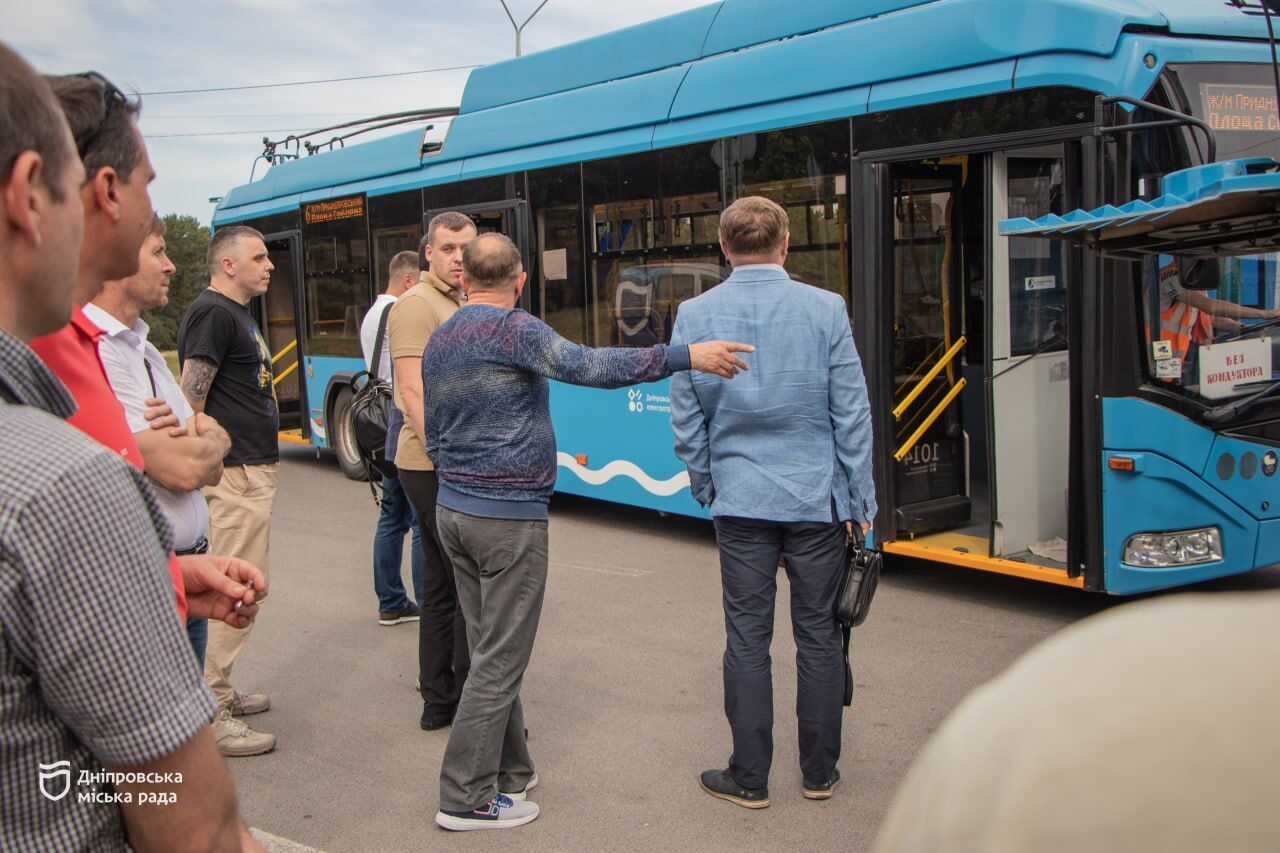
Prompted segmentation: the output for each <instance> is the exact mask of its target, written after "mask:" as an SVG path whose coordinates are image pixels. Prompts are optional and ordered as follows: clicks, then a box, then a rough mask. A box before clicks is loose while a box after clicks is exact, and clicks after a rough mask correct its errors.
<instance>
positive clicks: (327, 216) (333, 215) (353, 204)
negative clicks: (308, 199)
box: [302, 195, 364, 225]
mask: <svg viewBox="0 0 1280 853" xmlns="http://www.w3.org/2000/svg"><path fill="white" fill-rule="evenodd" d="M361 216H364V196H362V195H353V196H347V197H346V198H331V199H329V200H328V201H314V202H312V203H311V204H304V205H303V206H302V218H303V221H304V222H306V223H307V224H308V225H316V224H319V223H321V222H337V221H338V220H339V219H357V218H359V217H361Z"/></svg>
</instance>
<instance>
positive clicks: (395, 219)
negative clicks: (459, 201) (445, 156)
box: [369, 190, 422, 295]
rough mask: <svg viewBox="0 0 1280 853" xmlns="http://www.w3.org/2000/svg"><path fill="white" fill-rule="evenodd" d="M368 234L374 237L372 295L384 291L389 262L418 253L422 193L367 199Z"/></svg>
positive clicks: (417, 191)
mask: <svg viewBox="0 0 1280 853" xmlns="http://www.w3.org/2000/svg"><path fill="white" fill-rule="evenodd" d="M369 233H370V235H371V236H372V238H373V292H374V294H375V295H376V294H379V293H381V292H382V291H384V290H386V289H387V279H388V276H389V275H390V271H389V269H388V267H389V266H390V264H391V259H392V258H393V257H395V256H396V254H398V253H399V252H405V251H411V252H416V251H418V241H420V240H421V239H422V193H421V191H419V190H409V191H408V192H401V193H395V194H393V195H385V196H377V197H375V198H371V199H369Z"/></svg>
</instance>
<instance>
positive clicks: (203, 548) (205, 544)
mask: <svg viewBox="0 0 1280 853" xmlns="http://www.w3.org/2000/svg"><path fill="white" fill-rule="evenodd" d="M173 553H175V554H177V555H178V556H179V557H185V556H187V555H188V554H208V553H209V537H207V536H201V537H200V541H199V542H197V543H196V544H194V545H192V546H191V547H190V548H185V549H183V550H181V551H174V552H173Z"/></svg>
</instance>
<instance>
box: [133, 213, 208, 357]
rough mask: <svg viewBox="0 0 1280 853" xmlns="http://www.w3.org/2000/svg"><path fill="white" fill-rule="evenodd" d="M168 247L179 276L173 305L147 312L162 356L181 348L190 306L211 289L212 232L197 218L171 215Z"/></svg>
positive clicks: (175, 280)
mask: <svg viewBox="0 0 1280 853" xmlns="http://www.w3.org/2000/svg"><path fill="white" fill-rule="evenodd" d="M164 224H165V228H166V231H165V235H164V240H165V246H166V252H167V253H168V255H169V260H171V261H173V265H174V266H175V267H177V272H175V273H174V274H173V278H172V279H170V281H169V304H168V305H166V306H165V307H164V308H161V309H159V310H157V311H147V312H146V313H144V314H143V319H144V320H146V321H147V325H149V326H150V327H151V334H150V335H149V337H148V339H149V340H150V341H151V343H153V344H155V347H156V349H158V350H160V351H161V352H163V351H165V350H174V349H177V348H178V325H179V324H180V323H181V322H182V315H183V314H185V313H186V312H187V306H189V305H190V304H191V301H192V300H193V299H195V298H196V296H198V295H199V293H200V291H202V290H204V289H205V288H206V287H208V286H209V269H208V267H207V266H206V264H205V256H206V255H207V254H208V252H209V237H210V235H209V228H208V227H207V226H204V225H201V224H200V221H199V220H198V219H196V218H195V217H194V216H180V215H178V214H176V213H170V214H168V215H167V216H165V217H164Z"/></svg>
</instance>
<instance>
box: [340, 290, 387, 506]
mask: <svg viewBox="0 0 1280 853" xmlns="http://www.w3.org/2000/svg"><path fill="white" fill-rule="evenodd" d="M390 316H391V308H387V310H386V311H383V312H382V320H381V321H380V322H379V323H378V337H377V342H376V343H375V344H374V345H373V369H374V370H375V371H376V370H377V369H378V363H379V361H380V359H381V358H382V342H383V338H384V337H385V336H386V331H387V318H388V317H390ZM351 393H352V399H351V409H350V418H351V435H352V437H353V438H354V439H355V442H356V449H357V450H359V451H360V459H361V461H363V462H364V465H365V469H366V470H367V471H368V472H369V480H370V482H374V481H377V480H380V479H381V478H382V477H384V476H385V477H394V476H396V466H395V465H394V464H393V463H392V462H391V460H389V459H387V457H386V449H387V424H388V423H389V422H390V420H391V411H392V409H393V408H394V407H395V399H394V397H393V396H392V392H391V383H390V382H388V381H387V380H385V379H379V378H378V377H377V376H376V375H374V374H371V373H369V371H367V370H362V371H360V372H359V373H357V374H356V375H355V376H353V377H351Z"/></svg>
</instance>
